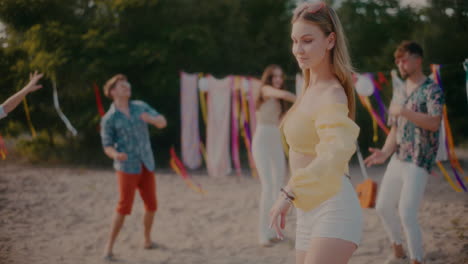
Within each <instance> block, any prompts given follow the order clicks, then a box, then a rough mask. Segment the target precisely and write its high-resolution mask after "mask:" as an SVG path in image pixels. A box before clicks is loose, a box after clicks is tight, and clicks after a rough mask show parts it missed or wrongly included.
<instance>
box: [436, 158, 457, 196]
mask: <svg viewBox="0 0 468 264" xmlns="http://www.w3.org/2000/svg"><path fill="white" fill-rule="evenodd" d="M436 164H437V166H438V167H439V169H440V171H441V172H442V175H444V178H445V180H447V182H448V183H449V184H450V186H451V187H452V188H453V189H454V190H455V191H456V192H461V191H462V190H461V189H460V188H459V187H458V186H457V185H455V183H454V182H453V181H452V179H451V178H450V176H449V175H448V173H447V171H446V170H445V168H444V166H443V165H442V162H440V161H437V162H436Z"/></svg>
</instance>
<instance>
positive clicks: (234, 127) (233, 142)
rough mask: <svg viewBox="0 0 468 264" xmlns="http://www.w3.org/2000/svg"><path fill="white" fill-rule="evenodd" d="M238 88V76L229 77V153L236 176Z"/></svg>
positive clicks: (240, 171)
mask: <svg viewBox="0 0 468 264" xmlns="http://www.w3.org/2000/svg"><path fill="white" fill-rule="evenodd" d="M238 89H239V77H237V76H235V77H231V93H232V97H231V100H232V103H231V154H232V161H233V163H234V168H235V170H236V174H237V176H241V175H242V169H241V162H240V157H239V125H238V124H239V123H238V122H239V121H238V120H239V114H240V113H239V112H240V109H239V98H238V97H237V96H236V94H237V90H238Z"/></svg>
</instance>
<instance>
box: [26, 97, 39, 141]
mask: <svg viewBox="0 0 468 264" xmlns="http://www.w3.org/2000/svg"><path fill="white" fill-rule="evenodd" d="M23 106H24V113H25V114H26V120H27V121H28V126H29V130H31V135H32V137H33V138H35V137H36V135H37V134H36V129H34V126H33V124H32V121H31V114H30V113H29V106H28V101H27V100H26V97H25V98H24V99H23Z"/></svg>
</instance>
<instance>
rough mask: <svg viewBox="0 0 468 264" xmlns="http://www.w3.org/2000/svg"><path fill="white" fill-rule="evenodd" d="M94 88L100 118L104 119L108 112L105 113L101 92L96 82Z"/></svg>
mask: <svg viewBox="0 0 468 264" xmlns="http://www.w3.org/2000/svg"><path fill="white" fill-rule="evenodd" d="M93 88H94V95H95V97H96V105H97V109H98V113H99V116H100V117H103V116H104V114H105V113H106V112H105V111H104V106H103V104H102V99H101V93H100V92H99V86H98V85H97V84H96V83H95V82H93Z"/></svg>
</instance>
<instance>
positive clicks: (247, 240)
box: [0, 161, 468, 264]
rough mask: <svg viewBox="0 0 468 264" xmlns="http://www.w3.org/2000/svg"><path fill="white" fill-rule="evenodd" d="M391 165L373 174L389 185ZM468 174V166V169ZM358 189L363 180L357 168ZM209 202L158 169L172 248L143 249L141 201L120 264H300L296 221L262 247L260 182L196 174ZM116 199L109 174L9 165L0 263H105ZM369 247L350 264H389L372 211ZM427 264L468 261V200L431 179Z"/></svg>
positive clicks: (121, 246)
mask: <svg viewBox="0 0 468 264" xmlns="http://www.w3.org/2000/svg"><path fill="white" fill-rule="evenodd" d="M384 168H385V167H384V166H379V167H376V168H371V169H370V170H369V175H371V176H372V178H373V179H375V180H376V181H378V182H379V181H380V180H381V177H382V175H383V172H384ZM464 169H465V170H466V171H468V168H466V166H465V167H464ZM351 176H352V181H353V184H356V183H358V182H360V181H361V180H362V178H361V176H360V173H359V168H358V167H357V166H352V168H351ZM193 177H194V179H195V180H196V181H197V182H198V183H200V184H201V186H202V187H203V188H204V189H205V190H206V192H207V193H206V194H205V195H201V194H199V193H197V192H194V191H192V190H191V189H189V188H188V187H187V186H186V185H185V183H184V182H183V181H182V180H181V178H179V176H177V175H176V174H174V173H172V172H171V171H168V170H166V171H158V173H157V188H158V199H159V211H158V212H157V214H156V221H155V226H154V229H153V237H154V239H155V241H156V242H158V243H161V244H163V245H164V246H165V248H164V249H157V250H144V249H143V234H142V233H143V227H142V224H141V223H142V214H143V203H142V202H141V199H140V198H139V197H138V198H137V199H136V200H135V204H134V208H133V211H132V214H131V216H129V217H127V219H126V222H125V225H124V228H123V230H122V232H121V234H120V236H119V238H118V241H117V244H116V247H115V253H116V257H117V262H116V263H135V264H152V263H154V264H156V263H158V264H162V263H166V264H168V263H174V264H182V263H194V264H201V263H203V264H206V263H216V264H224V263H226V264H227V263H232V264H234V263H236V264H237V263H239V264H240V263H242V264H250V263H251V264H254V263H255V264H262V263H265V264H266V263H294V253H295V252H294V230H295V213H294V212H291V213H290V215H289V217H288V222H287V228H286V235H287V240H286V241H284V242H282V243H279V244H276V245H275V246H274V247H272V248H261V247H259V246H258V245H257V218H258V212H257V208H258V201H259V197H260V194H259V192H260V183H259V182H258V180H257V179H255V178H251V177H250V176H247V175H246V176H245V177H243V178H242V179H241V180H239V179H238V178H236V176H229V177H224V178H216V179H213V178H210V177H208V176H207V175H204V174H195V175H193ZM116 201H117V181H116V178H115V175H114V172H113V171H112V170H111V169H110V168H109V169H105V170H104V169H87V168H64V167H52V168H51V167H37V166H31V165H23V164H11V162H6V161H2V162H1V163H0V214H1V217H0V263H9V264H13V263H21V264H23V263H35V264H43V263H44V264H45V263H47V264H55V263H57V264H58V263H89V264H91V263H104V261H103V260H101V255H102V251H103V247H104V243H105V242H106V240H107V236H108V232H109V228H110V221H111V216H112V214H113V213H114V208H115V205H116ZM364 214H365V229H364V234H363V240H362V244H361V246H360V247H359V249H358V250H357V251H356V253H355V254H354V256H353V258H352V259H351V262H350V263H351V264H371V263H372V264H374V263H383V262H384V260H385V259H386V257H387V256H388V255H389V254H390V252H391V251H390V248H389V241H388V240H387V238H386V235H385V233H384V230H383V227H382V224H381V223H380V221H379V219H378V217H377V215H376V213H375V211H374V210H373V209H366V210H365V212H364ZM420 219H421V224H422V229H423V235H424V241H425V251H426V263H427V264H448V263H454V264H455V263H457V264H460V263H468V195H467V194H466V193H456V192H455V191H453V190H452V189H451V188H450V186H449V185H448V184H447V182H446V181H445V180H444V179H443V177H442V176H437V177H434V176H430V179H429V183H428V186H427V189H426V193H425V199H424V202H423V205H422V208H421V211H420Z"/></svg>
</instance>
